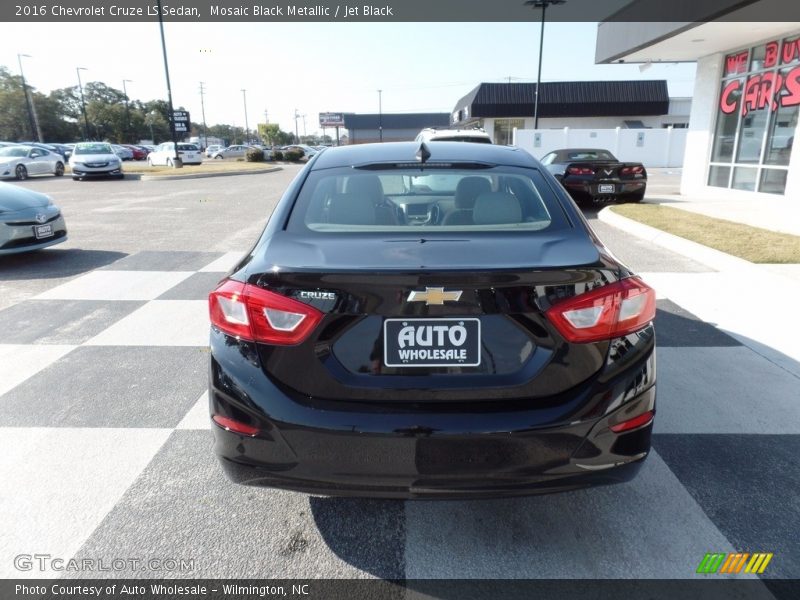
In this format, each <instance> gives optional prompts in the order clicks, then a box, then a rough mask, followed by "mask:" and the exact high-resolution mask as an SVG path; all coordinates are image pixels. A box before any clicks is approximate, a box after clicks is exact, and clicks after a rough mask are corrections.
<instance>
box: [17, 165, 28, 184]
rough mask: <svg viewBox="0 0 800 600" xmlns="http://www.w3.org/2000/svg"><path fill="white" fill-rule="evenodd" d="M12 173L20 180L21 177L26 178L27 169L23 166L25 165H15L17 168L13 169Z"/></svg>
mask: <svg viewBox="0 0 800 600" xmlns="http://www.w3.org/2000/svg"><path fill="white" fill-rule="evenodd" d="M14 175H15V176H16V178H17V179H19V180H20V181H22V180H23V179H27V178H28V169H26V168H25V165H17V168H16V169H14Z"/></svg>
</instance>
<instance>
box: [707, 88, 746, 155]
mask: <svg viewBox="0 0 800 600" xmlns="http://www.w3.org/2000/svg"><path fill="white" fill-rule="evenodd" d="M737 81H738V88H737V87H736V83H735V82H737ZM743 85H744V79H738V80H737V79H734V80H732V81H726V82H724V83H723V84H722V90H721V92H720V97H724V98H725V99H726V107H727V106H734V107H738V106H739V103H740V101H741V98H742V87H743ZM726 110H727V108H726V109H725V110H723V109H720V110H719V113H718V114H717V128H716V131H715V132H714V149H713V151H712V153H711V161H712V162H731V161H732V160H733V143H734V141H735V140H736V126H737V125H738V123H739V111H738V110H735V109H734V110H732V111H730V112H726Z"/></svg>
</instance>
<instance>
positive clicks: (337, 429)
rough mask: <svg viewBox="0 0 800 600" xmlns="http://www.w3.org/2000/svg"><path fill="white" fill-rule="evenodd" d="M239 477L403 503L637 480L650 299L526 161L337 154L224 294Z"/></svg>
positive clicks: (651, 395) (501, 151)
mask: <svg viewBox="0 0 800 600" xmlns="http://www.w3.org/2000/svg"><path fill="white" fill-rule="evenodd" d="M209 310H210V317H211V323H212V326H211V342H210V346H211V359H210V381H209V400H210V409H211V418H212V421H213V424H214V426H213V430H214V436H215V441H216V443H215V451H216V453H217V455H218V456H219V458H220V459H221V463H222V466H223V468H224V470H225V472H226V473H227V474H228V476H229V477H230V478H231V479H232V480H233V481H235V482H238V483H243V484H250V485H263V486H272V487H278V488H284V489H290V490H297V491H302V492H306V493H312V494H323V495H351V496H375V497H393V498H444V497H450V498H452V497H484V496H506V495H517V494H533V493H545V492H553V491H559V490H570V489H576V488H580V487H584V486H589V485H596V484H609V483H617V482H622V481H626V480H628V479H630V478H631V477H633V476H634V474H635V473H636V472H637V471H638V469H639V468H640V466H641V464H642V461H643V460H644V459H645V457H646V456H647V455H648V453H649V450H650V433H651V429H652V423H653V417H654V414H655V398H656V388H655V355H654V348H655V337H654V330H653V325H652V319H653V317H654V314H655V293H654V291H653V290H652V289H651V288H650V287H648V286H647V285H646V284H645V283H643V282H642V280H641V279H639V278H638V277H636V276H635V275H634V274H633V273H632V272H631V271H630V270H629V269H627V268H626V267H625V266H624V265H622V264H620V263H619V262H617V261H616V260H615V259H614V257H613V256H612V255H611V254H610V253H609V252H608V251H607V250H606V249H605V247H604V246H603V245H602V243H601V242H600V241H599V240H598V239H597V238H596V237H595V235H594V233H593V232H592V230H591V229H590V228H589V226H588V224H587V222H586V221H585V219H584V218H583V216H582V215H581V213H580V211H578V210H577V208H576V206H575V203H574V202H572V200H570V198H569V197H568V196H567V194H566V193H565V192H564V190H563V188H562V187H561V186H560V185H559V184H558V182H557V181H556V180H555V178H553V176H552V175H550V174H549V173H548V171H547V170H546V169H545V168H543V167H542V166H541V164H540V163H538V162H537V161H536V160H535V159H533V158H532V157H531V156H530V155H529V154H528V153H526V152H524V151H521V150H518V149H516V148H512V147H506V146H494V145H490V144H463V143H457V142H437V143H436V144H430V146H429V147H427V146H425V145H421V146H420V145H417V144H415V143H387V144H364V145H356V146H347V147H340V148H331V149H327V150H323V151H322V152H320V153H319V154H318V155H317V156H316V157H314V158H313V159H311V160H310V161H309V163H308V165H307V166H306V167H305V168H304V169H303V170H302V171H301V172H300V173H299V174H298V176H297V177H296V179H295V180H294V181H293V182H292V184H291V185H290V186H289V188H288V189H287V190H286V192H285V193H284V195H283V197H282V198H281V200H280V201H279V202H278V204H277V206H276V208H275V210H274V212H273V213H272V216H271V218H270V220H269V222H268V224H267V226H266V228H265V230H264V232H263V233H262V235H261V238H260V239H259V240H258V242H257V243H256V245H255V246H254V248H253V249H252V250H251V251H250V253H249V254H247V255H246V256H245V257H244V258H243V259H242V261H241V262H240V263H239V264H238V265H237V266H235V267H234V268H233V270H232V271H231V272H230V274H229V275H228V277H227V278H226V279H225V280H223V281H222V282H221V284H220V285H219V287H218V288H217V289H216V290H215V291H213V292H212V293H211V294H210V296H209Z"/></svg>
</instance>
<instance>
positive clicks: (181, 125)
mask: <svg viewBox="0 0 800 600" xmlns="http://www.w3.org/2000/svg"><path fill="white" fill-rule="evenodd" d="M172 122H173V123H174V124H175V133H189V131H190V130H191V128H192V121H191V119H190V118H189V111H188V110H174V111H172Z"/></svg>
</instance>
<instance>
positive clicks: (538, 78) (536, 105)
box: [525, 0, 567, 129]
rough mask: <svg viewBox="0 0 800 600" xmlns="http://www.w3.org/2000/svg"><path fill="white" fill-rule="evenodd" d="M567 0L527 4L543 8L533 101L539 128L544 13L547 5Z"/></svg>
mask: <svg viewBox="0 0 800 600" xmlns="http://www.w3.org/2000/svg"><path fill="white" fill-rule="evenodd" d="M566 1H567V0H527V2H525V4H526V5H527V6H530V7H532V8H541V9H542V29H541V32H540V33H539V73H538V74H537V75H536V95H535V96H534V102H533V128H534V129H539V88H540V87H541V84H542V50H543V49H544V13H545V11H546V10H547V7H548V6H550V5H551V4H552V5H556V4H564V3H565V2H566Z"/></svg>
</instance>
